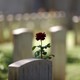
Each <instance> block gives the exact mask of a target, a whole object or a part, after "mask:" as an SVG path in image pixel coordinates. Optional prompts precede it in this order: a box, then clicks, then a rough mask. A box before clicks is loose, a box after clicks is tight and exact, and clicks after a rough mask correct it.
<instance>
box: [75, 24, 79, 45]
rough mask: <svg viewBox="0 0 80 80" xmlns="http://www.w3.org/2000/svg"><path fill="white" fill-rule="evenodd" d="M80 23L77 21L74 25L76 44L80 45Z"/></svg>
mask: <svg viewBox="0 0 80 80" xmlns="http://www.w3.org/2000/svg"><path fill="white" fill-rule="evenodd" d="M79 25H80V23H76V25H75V26H74V33H75V44H76V45H80V26H79Z"/></svg>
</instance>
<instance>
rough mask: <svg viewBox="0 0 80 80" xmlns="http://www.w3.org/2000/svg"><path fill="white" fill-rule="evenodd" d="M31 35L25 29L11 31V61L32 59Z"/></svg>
mask: <svg viewBox="0 0 80 80" xmlns="http://www.w3.org/2000/svg"><path fill="white" fill-rule="evenodd" d="M32 39H33V33H32V32H31V31H29V30H28V29H27V28H19V29H15V30H13V43H14V50H13V61H17V60H21V59H25V58H31V57H32Z"/></svg>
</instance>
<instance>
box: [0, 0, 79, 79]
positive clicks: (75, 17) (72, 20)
mask: <svg viewBox="0 0 80 80" xmlns="http://www.w3.org/2000/svg"><path fill="white" fill-rule="evenodd" d="M56 25H58V26H62V27H63V28H65V29H66V31H67V32H66V56H67V62H66V80H80V27H79V26H80V0H0V80H7V77H8V65H9V64H10V63H12V57H13V56H12V54H13V47H14V45H13V33H12V31H13V30H14V29H17V28H28V29H30V30H31V31H32V32H33V34H34V33H35V32H36V31H46V32H48V29H49V28H50V27H52V26H56ZM47 39H49V38H47Z"/></svg>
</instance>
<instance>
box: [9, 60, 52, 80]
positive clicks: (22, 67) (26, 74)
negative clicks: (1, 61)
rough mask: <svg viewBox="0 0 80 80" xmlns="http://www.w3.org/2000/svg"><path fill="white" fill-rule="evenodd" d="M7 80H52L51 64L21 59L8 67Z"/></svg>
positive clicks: (46, 61)
mask: <svg viewBox="0 0 80 80" xmlns="http://www.w3.org/2000/svg"><path fill="white" fill-rule="evenodd" d="M8 75H9V76H8V80H52V62H51V61H49V60H43V59H23V60H20V61H17V62H14V63H12V64H10V65H9V74H8Z"/></svg>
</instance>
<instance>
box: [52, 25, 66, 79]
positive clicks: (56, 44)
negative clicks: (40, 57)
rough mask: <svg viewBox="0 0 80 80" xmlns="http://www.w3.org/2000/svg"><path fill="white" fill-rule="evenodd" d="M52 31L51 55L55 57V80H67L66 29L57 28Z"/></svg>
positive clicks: (53, 60) (53, 61) (53, 59)
mask: <svg viewBox="0 0 80 80" xmlns="http://www.w3.org/2000/svg"><path fill="white" fill-rule="evenodd" d="M51 30H52V31H51V53H52V54H54V55H55V57H54V58H52V63H53V80H65V67H66V29H64V28H63V27H60V26H56V27H54V28H52V29H51Z"/></svg>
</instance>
